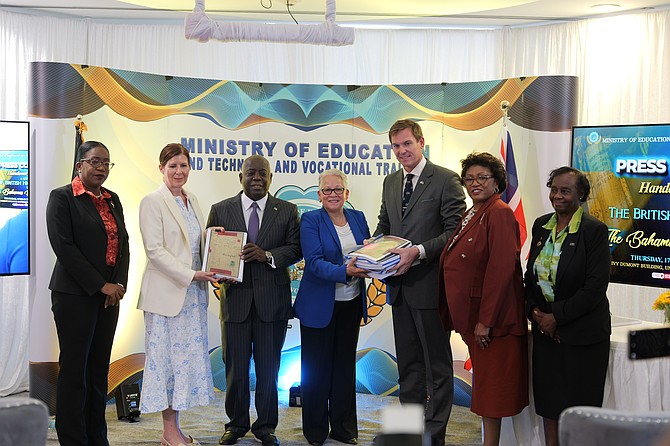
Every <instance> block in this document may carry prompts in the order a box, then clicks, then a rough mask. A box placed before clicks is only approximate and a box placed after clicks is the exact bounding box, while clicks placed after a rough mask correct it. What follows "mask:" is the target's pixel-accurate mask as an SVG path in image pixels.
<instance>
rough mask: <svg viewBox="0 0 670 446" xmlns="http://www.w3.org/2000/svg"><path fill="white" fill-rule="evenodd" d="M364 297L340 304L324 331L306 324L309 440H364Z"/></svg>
mask: <svg viewBox="0 0 670 446" xmlns="http://www.w3.org/2000/svg"><path fill="white" fill-rule="evenodd" d="M361 305H362V304H361V296H358V297H356V298H355V299H353V300H350V301H346V302H338V301H335V307H334V309H333V317H332V319H331V320H330V323H329V324H328V325H327V326H326V327H324V328H310V327H307V326H305V325H302V324H300V345H301V347H300V360H301V363H302V364H301V371H302V378H301V390H302V431H303V434H304V435H305V438H306V439H307V441H309V442H312V441H321V442H323V441H325V440H326V437H328V425H329V422H330V430H331V432H332V434H333V436H334V437H336V438H340V439H348V438H356V437H358V418H357V416H356V346H357V344H358V334H359V332H360V323H361V317H362V316H363V315H362V307H361Z"/></svg>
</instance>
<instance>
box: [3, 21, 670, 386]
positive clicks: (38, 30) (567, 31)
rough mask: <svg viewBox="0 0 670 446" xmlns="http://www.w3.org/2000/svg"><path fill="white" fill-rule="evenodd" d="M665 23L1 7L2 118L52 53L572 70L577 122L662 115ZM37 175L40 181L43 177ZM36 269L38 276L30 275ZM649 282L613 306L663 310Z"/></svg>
mask: <svg viewBox="0 0 670 446" xmlns="http://www.w3.org/2000/svg"><path fill="white" fill-rule="evenodd" d="M669 33H670V12H669V11H662V12H650V13H639V14H631V15H620V16H616V17H611V18H602V19H593V20H584V21H578V22H569V23H560V24H553V25H545V26H534V27H523V28H505V29H500V30H356V41H355V43H354V45H352V46H349V47H341V48H337V47H321V46H309V45H298V44H289V45H286V44H274V43H219V42H209V43H205V44H202V43H198V42H194V41H190V40H186V39H185V38H184V29H183V25H181V24H177V25H158V24H144V25H125V24H100V23H96V22H93V21H90V20H85V19H82V20H72V19H63V18H53V17H38V16H28V15H21V14H15V13H9V12H3V11H0V58H1V60H2V64H1V65H0V119H10V120H11V119H27V104H28V91H29V84H28V82H29V80H28V64H29V62H31V61H57V62H68V63H79V64H89V65H99V66H106V67H112V68H121V69H127V70H133V71H142V72H148V73H157V74H165V75H175V76H189V77H204V78H213V79H233V80H244V81H256V82H275V83H289V82H290V83H318V84H352V85H365V84H412V83H436V82H465V81H480V80H488V79H501V78H508V77H520V76H531V75H575V76H579V78H580V87H579V88H580V92H579V93H580V103H579V124H584V125H585V124H589V125H596V124H628V123H653V122H670V44H668V42H670V36H669V35H668V34H669ZM33 181H34V183H33V187H37V188H39V178H33ZM533 217H534V216H528V219H529V220H531V221H532V218H533ZM34 220H35V218H34V216H33V218H32V221H31V228H32V229H31V231H32V234H33V236H34V235H35V232H39V233H44V232H45V229H44V222H43V221H34ZM42 239H43V238H42ZM33 240H34V238H33ZM37 253H39V255H40V259H37V260H36V259H35V256H36V255H37ZM32 255H33V262H32V266H33V274H32V275H31V277H30V278H29V279H28V278H25V277H24V278H0V364H1V365H0V395H5V394H8V393H14V392H16V391H20V390H23V389H25V388H26V386H27V358H28V353H27V352H28V347H27V343H28V333H29V329H28V321H29V316H28V310H29V305H28V303H29V302H33V301H34V300H35V298H36V296H40V300H44V299H48V298H46V297H45V296H46V295H48V290H47V281H48V276H49V274H50V268H51V266H52V263H53V261H52V257H50V256H51V254H50V251H49V248H48V247H45V246H40V247H35V246H33V248H32ZM37 276H39V277H42V278H46V279H40V280H39V282H38V280H37V279H36V277H37ZM657 294H658V290H657V289H655V288H646V287H633V286H624V285H616V284H613V285H611V286H610V290H609V296H610V300H611V302H612V312H613V313H614V314H617V315H624V316H629V317H634V318H641V319H646V320H651V321H660V318H661V316H660V314H658V313H654V312H653V311H652V310H651V309H650V307H651V303H652V301H653V299H654V298H655V297H656V295H657ZM49 341H50V342H53V340H49Z"/></svg>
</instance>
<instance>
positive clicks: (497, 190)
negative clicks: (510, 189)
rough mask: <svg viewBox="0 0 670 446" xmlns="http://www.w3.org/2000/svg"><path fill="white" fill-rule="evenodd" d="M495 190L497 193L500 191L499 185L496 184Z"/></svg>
mask: <svg viewBox="0 0 670 446" xmlns="http://www.w3.org/2000/svg"><path fill="white" fill-rule="evenodd" d="M495 192H496V194H498V193H500V190H499V189H498V186H496V189H495Z"/></svg>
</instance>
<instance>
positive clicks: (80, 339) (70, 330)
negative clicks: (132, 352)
mask: <svg viewBox="0 0 670 446" xmlns="http://www.w3.org/2000/svg"><path fill="white" fill-rule="evenodd" d="M51 304H52V306H51V311H52V312H53V314H54V320H55V322H56V331H57V333H58V346H59V347H60V356H59V358H58V364H59V366H60V371H59V373H58V384H57V388H56V432H57V434H58V441H59V442H60V444H61V446H71V445H72V446H74V445H90V446H108V445H109V443H108V441H107V423H106V421H105V408H106V405H107V374H108V373H109V361H110V357H111V354H112V342H113V340H114V331H115V330H116V323H117V321H118V318H119V307H118V306H111V307H107V308H105V296H104V295H103V294H102V293H96V294H95V295H93V296H78V295H73V294H65V293H59V292H56V291H52V292H51Z"/></svg>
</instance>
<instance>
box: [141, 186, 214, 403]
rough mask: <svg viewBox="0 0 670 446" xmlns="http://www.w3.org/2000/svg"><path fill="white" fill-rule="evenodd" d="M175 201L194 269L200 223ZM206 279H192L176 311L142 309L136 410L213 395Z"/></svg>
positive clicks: (197, 262)
mask: <svg viewBox="0 0 670 446" xmlns="http://www.w3.org/2000/svg"><path fill="white" fill-rule="evenodd" d="M175 201H176V202H177V205H178V206H179V209H180V210H181V213H182V216H183V217H184V220H185V221H186V224H187V226H188V232H189V239H190V242H191V254H192V264H191V267H192V268H193V269H194V270H199V269H200V267H201V260H200V237H201V234H202V232H201V228H200V224H199V223H198V220H197V218H196V216H195V214H194V212H193V209H192V206H191V204H190V202H189V206H188V208H187V207H186V206H185V205H184V202H183V201H182V199H181V198H180V197H175ZM204 284H205V282H191V284H190V285H189V286H188V289H187V290H186V298H185V299H184V306H183V307H182V309H181V311H180V312H179V314H177V315H176V316H175V317H166V316H162V315H160V314H155V313H149V312H145V313H144V324H145V327H146V334H145V337H146V339H145V355H146V358H145V362H144V377H143V379H142V392H141V395H142V396H141V404H140V411H141V412H142V413H150V412H160V411H162V410H164V409H167V408H168V407H171V408H172V409H174V410H186V409H188V408H190V407H193V406H206V405H208V404H210V403H211V402H212V401H213V399H214V386H213V384H212V367H211V364H210V361H209V353H208V343H207V291H206V287H205V286H204Z"/></svg>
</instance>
